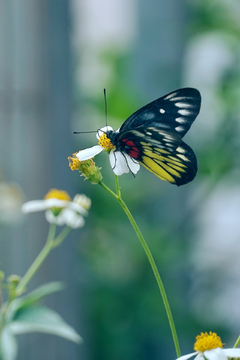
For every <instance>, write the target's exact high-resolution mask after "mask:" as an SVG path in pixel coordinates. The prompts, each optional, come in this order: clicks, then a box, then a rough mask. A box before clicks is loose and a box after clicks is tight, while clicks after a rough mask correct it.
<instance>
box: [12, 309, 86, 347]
mask: <svg viewBox="0 0 240 360" xmlns="http://www.w3.org/2000/svg"><path fill="white" fill-rule="evenodd" d="M7 328H8V330H10V331H11V333H12V334H14V335H17V334H23V333H29V332H43V333H46V334H53V335H58V336H61V337H63V338H65V339H67V340H71V341H74V342H76V343H80V342H81V341H82V338H81V337H80V336H79V335H78V334H77V332H76V331H75V330H74V329H73V328H72V327H71V326H70V325H68V324H67V323H66V322H65V321H64V320H63V319H62V317H61V316H60V315H59V314H58V313H56V312H55V311H53V310H51V309H49V308H47V307H45V306H38V307H28V308H25V309H24V310H22V311H21V312H20V313H19V315H18V316H17V317H16V318H15V320H14V321H12V322H11V323H9V324H8V325H7Z"/></svg>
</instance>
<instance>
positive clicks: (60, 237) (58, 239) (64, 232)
mask: <svg viewBox="0 0 240 360" xmlns="http://www.w3.org/2000/svg"><path fill="white" fill-rule="evenodd" d="M71 230H72V228H71V227H70V226H65V228H64V229H63V230H62V232H60V234H59V235H58V236H57V237H56V239H55V240H54V242H53V247H54V248H55V247H57V246H59V245H60V244H61V243H62V242H63V240H64V239H65V237H66V236H67V235H68V234H69V233H70V231H71Z"/></svg>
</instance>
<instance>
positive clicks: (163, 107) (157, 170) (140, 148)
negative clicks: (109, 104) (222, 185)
mask: <svg viewBox="0 0 240 360" xmlns="http://www.w3.org/2000/svg"><path fill="white" fill-rule="evenodd" d="M200 106H201V95H200V93H199V91H198V90H197V89H194V88H183V89H178V90H175V91H172V92H170V93H169V94H167V95H165V96H163V97H160V98H159V99H157V100H155V101H153V102H151V103H149V104H147V105H146V106H144V107H142V108H141V109H139V110H137V111H136V112H134V113H133V114H132V115H131V116H130V117H129V118H128V119H127V120H126V121H125V122H124V123H123V124H122V125H121V127H120V129H119V130H118V131H113V130H108V131H106V137H107V138H108V139H109V140H110V141H111V143H112V145H113V146H114V147H115V150H114V151H120V152H121V153H122V155H123V156H124V157H125V156H126V155H125V154H127V155H129V156H130V157H131V158H132V159H133V161H136V162H139V163H140V164H142V165H143V166H144V167H145V168H146V169H147V170H149V171H151V172H152V173H153V174H155V175H156V176H158V177H159V178H160V179H162V180H165V181H168V182H169V183H172V184H176V185H177V186H180V185H184V184H187V183H189V182H190V181H192V180H193V179H194V178H195V176H196V173H197V170H198V166H197V159H196V156H195V154H194V152H193V150H192V149H191V148H190V147H189V146H188V145H187V144H186V143H185V142H183V141H182V138H183V137H184V135H185V134H186V133H187V132H188V130H189V129H190V127H191V125H192V123H193V121H194V120H195V119H196V117H197V115H198V114H199V111H200ZM126 161H127V160H126Z"/></svg>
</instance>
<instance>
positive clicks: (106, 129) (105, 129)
mask: <svg viewBox="0 0 240 360" xmlns="http://www.w3.org/2000/svg"><path fill="white" fill-rule="evenodd" d="M111 130H113V128H112V127H111V126H104V127H103V128H101V129H100V130H98V131H97V133H96V137H97V139H98V140H99V139H100V137H101V136H102V134H104V133H106V132H107V131H111Z"/></svg>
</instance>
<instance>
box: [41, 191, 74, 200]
mask: <svg viewBox="0 0 240 360" xmlns="http://www.w3.org/2000/svg"><path fill="white" fill-rule="evenodd" d="M51 198H55V199H59V200H65V201H71V198H70V196H69V195H68V193H67V192H66V191H63V190H57V189H51V190H49V192H48V193H47V194H46V195H45V196H44V199H45V200H47V199H51Z"/></svg>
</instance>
